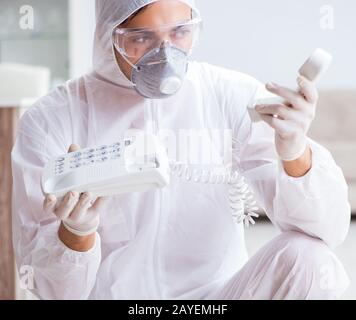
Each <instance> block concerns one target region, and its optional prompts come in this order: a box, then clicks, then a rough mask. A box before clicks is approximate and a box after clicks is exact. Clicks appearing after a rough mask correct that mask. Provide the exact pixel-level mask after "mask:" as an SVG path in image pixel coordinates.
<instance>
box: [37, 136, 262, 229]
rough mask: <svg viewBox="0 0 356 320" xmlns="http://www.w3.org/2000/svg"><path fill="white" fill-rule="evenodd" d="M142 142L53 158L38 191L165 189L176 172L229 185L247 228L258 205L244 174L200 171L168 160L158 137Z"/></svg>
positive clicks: (182, 176)
mask: <svg viewBox="0 0 356 320" xmlns="http://www.w3.org/2000/svg"><path fill="white" fill-rule="evenodd" d="M145 139H147V136H146V138H145ZM145 141H146V142H148V145H149V147H148V148H146V147H145V144H142V139H139V138H137V137H131V138H128V139H124V140H123V141H121V142H117V143H114V144H111V145H103V146H100V147H94V148H87V149H82V150H80V151H76V152H72V153H68V154H65V155H62V156H59V157H56V158H54V159H52V160H50V161H49V162H48V163H47V164H46V166H45V169H44V172H43V175H42V181H41V186H42V191H43V193H44V194H46V195H47V194H53V195H55V196H56V197H57V198H58V199H60V198H62V197H63V196H64V195H65V194H66V193H68V192H69V191H72V190H75V191H77V192H79V193H82V192H91V193H92V194H93V195H94V196H95V197H101V196H113V195H118V194H124V193H130V192H142V191H148V190H152V189H157V188H163V187H165V186H167V185H168V184H169V182H170V177H171V176H174V177H177V178H179V179H185V180H186V181H188V182H193V183H206V184H225V185H227V187H228V195H229V200H230V207H231V211H232V216H233V219H234V221H235V222H236V223H241V222H244V223H245V225H246V226H248V225H249V224H250V223H251V224H254V223H255V222H254V220H253V219H254V218H257V217H258V214H257V213H256V210H258V207H257V206H256V202H255V200H254V197H253V195H252V193H251V191H250V189H249V187H248V185H247V184H246V182H245V180H244V177H242V176H241V175H240V174H239V173H238V172H237V171H232V170H231V169H229V168H225V167H213V168H206V169H205V170H203V169H201V168H195V167H193V166H190V165H186V164H179V163H177V162H175V161H169V159H168V156H167V153H166V150H165V148H164V147H163V145H162V144H161V143H160V142H159V140H158V138H156V137H155V136H148V141H147V140H145Z"/></svg>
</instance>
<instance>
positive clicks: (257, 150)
mask: <svg viewBox="0 0 356 320" xmlns="http://www.w3.org/2000/svg"><path fill="white" fill-rule="evenodd" d="M240 123H241V125H240V127H239V129H238V130H237V132H238V140H239V141H241V149H240V155H239V162H240V168H241V170H242V173H243V174H244V175H245V176H246V178H247V180H248V181H249V184H250V186H251V189H252V190H253V191H254V193H255V196H256V199H257V201H258V202H259V204H260V205H261V206H262V207H263V209H264V210H265V211H266V213H267V215H268V217H269V218H270V219H271V221H272V222H273V223H274V224H275V225H276V226H278V227H279V228H280V229H281V230H295V231H301V232H304V233H306V234H308V235H310V236H313V237H317V238H320V239H322V240H323V241H324V242H325V243H326V244H328V245H329V246H330V247H336V246H338V245H340V244H341V243H342V242H343V241H344V239H345V237H346V235H347V232H348V229H349V225H350V213H351V210H350V205H349V202H348V187H347V184H346V181H345V179H344V176H343V173H342V171H341V169H340V168H339V167H338V166H337V165H336V163H335V161H334V159H333V157H332V155H331V154H330V152H329V151H327V150H326V149H325V148H324V147H322V146H321V145H319V144H318V143H316V142H314V141H312V140H309V145H310V147H311V150H312V168H311V170H310V171H309V172H308V173H307V174H306V175H305V176H303V177H300V178H293V177H291V176H289V175H288V174H287V173H286V172H285V169H284V167H283V163H282V162H281V161H280V160H279V158H278V155H277V153H276V151H275V143H274V131H273V129H271V128H270V127H269V126H268V125H267V124H266V123H264V122H260V123H258V124H255V123H254V124H252V123H251V120H250V118H249V116H248V114H247V112H245V113H244V116H243V120H242V121H241V122H240ZM244 139H245V140H244Z"/></svg>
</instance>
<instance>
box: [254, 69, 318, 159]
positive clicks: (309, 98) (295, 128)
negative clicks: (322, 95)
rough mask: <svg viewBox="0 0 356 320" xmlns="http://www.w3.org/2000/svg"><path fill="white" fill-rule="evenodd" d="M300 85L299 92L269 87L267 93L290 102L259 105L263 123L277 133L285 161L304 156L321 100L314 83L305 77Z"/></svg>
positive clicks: (278, 151) (279, 87)
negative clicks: (309, 132) (308, 136)
mask: <svg viewBox="0 0 356 320" xmlns="http://www.w3.org/2000/svg"><path fill="white" fill-rule="evenodd" d="M297 82H298V85H299V88H300V90H299V92H296V91H293V90H291V89H288V88H284V87H281V86H279V85H277V84H275V83H269V84H267V85H266V88H267V90H268V91H270V92H272V93H274V94H276V95H277V96H280V97H282V98H283V99H285V101H286V103H285V104H275V105H258V106H256V110H257V112H259V113H260V115H261V117H262V119H263V121H265V122H266V123H268V124H269V125H270V126H271V127H272V128H273V129H274V130H275V132H276V136H275V139H276V149H277V153H278V155H279V156H280V158H281V160H283V161H293V160H296V159H298V158H300V157H301V156H302V155H303V154H304V152H305V150H306V148H307V146H308V138H307V134H308V131H309V129H310V125H311V123H312V121H313V120H314V118H315V112H316V105H317V102H318V98H319V97H318V91H317V89H316V86H315V85H314V83H312V82H311V81H309V80H308V79H306V78H305V77H302V76H300V77H298V80H297ZM277 116H278V117H277Z"/></svg>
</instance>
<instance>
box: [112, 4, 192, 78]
mask: <svg viewBox="0 0 356 320" xmlns="http://www.w3.org/2000/svg"><path fill="white" fill-rule="evenodd" d="M191 18H192V9H191V8H190V7H189V6H188V5H187V4H185V3H183V2H181V1H178V0H168V1H167V0H165V1H158V2H155V3H153V4H151V5H149V6H147V7H146V8H145V9H144V10H142V11H141V12H140V13H139V14H137V15H136V16H135V17H134V18H132V19H129V20H128V21H127V22H126V23H125V24H123V25H121V26H120V27H122V28H158V27H161V26H164V25H170V24H175V23H178V22H182V21H187V20H190V19H191ZM164 40H165V39H162V42H163V41H164ZM115 55H116V59H117V61H118V64H119V66H120V68H121V70H122V71H123V73H124V74H125V76H126V77H127V78H128V79H131V72H132V67H131V66H130V65H129V64H128V63H127V61H125V59H124V58H123V57H122V56H121V54H119V53H118V52H117V51H116V50H115ZM129 60H130V61H131V62H132V63H133V64H135V63H136V62H137V59H135V58H129Z"/></svg>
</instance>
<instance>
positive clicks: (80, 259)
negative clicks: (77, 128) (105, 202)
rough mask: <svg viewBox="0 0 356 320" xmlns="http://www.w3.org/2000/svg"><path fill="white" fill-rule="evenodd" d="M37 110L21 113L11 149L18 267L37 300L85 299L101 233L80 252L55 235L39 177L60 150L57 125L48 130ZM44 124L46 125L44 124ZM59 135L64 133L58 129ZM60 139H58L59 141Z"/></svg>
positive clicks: (53, 219) (97, 262)
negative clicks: (29, 278) (28, 273)
mask: <svg viewBox="0 0 356 320" xmlns="http://www.w3.org/2000/svg"><path fill="white" fill-rule="evenodd" d="M43 119H44V117H42V116H41V114H39V112H38V111H36V110H31V112H27V113H26V114H25V116H24V117H23V119H22V121H21V124H20V127H19V131H18V136H17V139H16V143H15V146H14V148H13V151H12V167H13V169H12V170H13V244H14V250H15V256H16V263H17V267H18V268H19V269H20V270H21V267H22V266H26V268H27V269H29V270H31V272H32V274H33V280H34V284H33V285H34V287H33V288H31V287H32V284H28V287H29V289H33V290H31V291H32V292H33V293H34V294H35V295H37V296H38V297H40V298H42V299H86V298H88V296H89V294H90V292H91V290H92V288H93V287H94V284H95V280H96V273H97V270H98V268H99V265H100V260H101V249H100V237H99V235H98V234H97V235H96V241H95V246H94V247H93V248H92V249H91V250H90V251H88V252H84V253H80V252H75V251H72V250H70V249H69V248H67V247H66V246H65V245H64V244H63V243H62V242H61V241H60V239H59V238H58V228H59V223H60V222H59V221H58V220H57V218H56V217H55V216H54V215H52V214H49V215H48V214H46V213H45V212H44V211H43V209H42V202H43V194H42V192H41V186H40V179H41V173H42V170H43V167H44V165H45V163H46V161H47V160H48V159H49V158H50V157H52V156H54V155H58V154H61V153H65V151H64V150H65V148H66V147H67V146H65V143H64V140H65V139H64V138H63V137H59V136H58V133H60V132H61V130H55V128H52V129H53V130H52V131H50V130H47V129H48V127H51V124H49V123H45V121H44V120H43ZM44 128H45V129H44ZM63 134H64V133H63ZM59 141H61V142H59Z"/></svg>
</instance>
